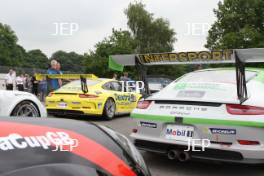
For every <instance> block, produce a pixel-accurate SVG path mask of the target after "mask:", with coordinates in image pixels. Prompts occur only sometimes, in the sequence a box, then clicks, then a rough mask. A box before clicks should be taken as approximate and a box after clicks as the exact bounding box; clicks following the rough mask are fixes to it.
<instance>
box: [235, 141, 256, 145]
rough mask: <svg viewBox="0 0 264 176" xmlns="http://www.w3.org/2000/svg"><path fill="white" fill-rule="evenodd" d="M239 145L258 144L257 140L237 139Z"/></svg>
mask: <svg viewBox="0 0 264 176" xmlns="http://www.w3.org/2000/svg"><path fill="white" fill-rule="evenodd" d="M237 141H238V143H239V144H241V145H259V144H260V143H259V141H248V140H237Z"/></svg>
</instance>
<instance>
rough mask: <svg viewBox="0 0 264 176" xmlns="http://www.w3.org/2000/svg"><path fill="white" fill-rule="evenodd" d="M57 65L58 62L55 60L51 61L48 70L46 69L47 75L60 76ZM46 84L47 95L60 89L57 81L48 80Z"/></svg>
mask: <svg viewBox="0 0 264 176" xmlns="http://www.w3.org/2000/svg"><path fill="white" fill-rule="evenodd" d="M57 63H58V62H57V61H56V60H54V59H53V60H51V62H50V68H49V69H48V71H47V74H50V75H54V74H60V72H59V71H58V70H57V69H58V66H57ZM47 83H48V93H50V92H52V91H54V90H57V89H58V88H60V84H59V80H58V79H48V80H47Z"/></svg>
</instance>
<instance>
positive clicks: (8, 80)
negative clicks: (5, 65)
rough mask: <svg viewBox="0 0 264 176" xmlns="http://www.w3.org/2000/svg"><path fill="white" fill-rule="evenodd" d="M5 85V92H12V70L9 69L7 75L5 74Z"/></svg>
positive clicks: (13, 81)
mask: <svg viewBox="0 0 264 176" xmlns="http://www.w3.org/2000/svg"><path fill="white" fill-rule="evenodd" d="M5 83H6V90H13V85H14V83H15V77H14V71H13V70H12V69H10V70H9V73H8V74H6V77H5Z"/></svg>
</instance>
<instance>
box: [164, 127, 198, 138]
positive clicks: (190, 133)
mask: <svg viewBox="0 0 264 176" xmlns="http://www.w3.org/2000/svg"><path fill="white" fill-rule="evenodd" d="M166 135H172V136H186V137H192V136H193V131H187V130H179V129H172V128H167V130H166Z"/></svg>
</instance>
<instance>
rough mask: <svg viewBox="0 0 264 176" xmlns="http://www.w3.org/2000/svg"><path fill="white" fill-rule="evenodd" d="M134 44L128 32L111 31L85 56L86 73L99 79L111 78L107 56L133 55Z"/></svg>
mask: <svg viewBox="0 0 264 176" xmlns="http://www.w3.org/2000/svg"><path fill="white" fill-rule="evenodd" d="M135 47H136V44H135V41H134V39H133V38H132V36H131V34H130V32H129V31H126V30H121V29H120V30H115V29H113V30H112V35H111V36H109V37H107V38H105V39H104V40H103V41H101V42H98V43H97V44H96V45H95V48H96V49H95V51H94V52H92V51H91V52H90V53H89V54H85V65H86V72H87V73H94V74H96V75H97V76H100V77H109V78H110V77H111V76H112V74H113V72H112V71H111V70H109V68H108V56H109V55H113V54H131V53H134V50H135Z"/></svg>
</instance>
